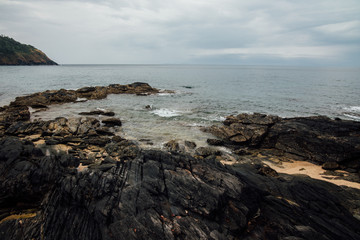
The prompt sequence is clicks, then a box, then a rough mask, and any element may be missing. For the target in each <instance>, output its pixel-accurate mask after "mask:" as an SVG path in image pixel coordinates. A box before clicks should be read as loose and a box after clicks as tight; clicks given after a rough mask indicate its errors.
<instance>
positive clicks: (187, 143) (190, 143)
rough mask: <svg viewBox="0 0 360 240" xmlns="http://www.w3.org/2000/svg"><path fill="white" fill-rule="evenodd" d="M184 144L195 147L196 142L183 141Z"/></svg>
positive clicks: (190, 147)
mask: <svg viewBox="0 0 360 240" xmlns="http://www.w3.org/2000/svg"><path fill="white" fill-rule="evenodd" d="M185 146H186V147H187V148H189V149H195V148H196V143H194V142H191V141H185Z"/></svg>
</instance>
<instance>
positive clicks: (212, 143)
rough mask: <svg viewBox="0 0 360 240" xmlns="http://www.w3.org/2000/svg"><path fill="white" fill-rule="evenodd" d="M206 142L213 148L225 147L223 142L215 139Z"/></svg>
mask: <svg viewBox="0 0 360 240" xmlns="http://www.w3.org/2000/svg"><path fill="white" fill-rule="evenodd" d="M206 142H207V143H208V144H209V145H212V146H223V145H224V144H225V143H224V141H223V140H219V139H213V138H209V139H207V140H206Z"/></svg>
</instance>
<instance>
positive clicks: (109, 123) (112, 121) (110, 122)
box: [102, 118, 122, 127]
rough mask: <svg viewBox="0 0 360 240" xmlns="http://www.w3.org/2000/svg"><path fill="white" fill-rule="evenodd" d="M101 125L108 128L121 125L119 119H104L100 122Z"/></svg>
mask: <svg viewBox="0 0 360 240" xmlns="http://www.w3.org/2000/svg"><path fill="white" fill-rule="evenodd" d="M102 123H103V124H105V125H107V126H110V127H113V126H121V125H122V123H121V120H120V119H119V118H106V119H103V120H102Z"/></svg>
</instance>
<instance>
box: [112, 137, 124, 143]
mask: <svg viewBox="0 0 360 240" xmlns="http://www.w3.org/2000/svg"><path fill="white" fill-rule="evenodd" d="M124 140H125V139H124V138H122V137H120V136H113V137H112V141H114V142H122V141H124Z"/></svg>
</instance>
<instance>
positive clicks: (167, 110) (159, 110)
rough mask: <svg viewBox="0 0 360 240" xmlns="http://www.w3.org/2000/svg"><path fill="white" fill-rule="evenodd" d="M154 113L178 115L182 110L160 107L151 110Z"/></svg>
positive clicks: (167, 115) (163, 115) (166, 115)
mask: <svg viewBox="0 0 360 240" xmlns="http://www.w3.org/2000/svg"><path fill="white" fill-rule="evenodd" d="M151 112H152V113H153V114H155V115H158V116H160V117H176V116H180V115H181V112H180V111H177V110H171V109H166V108H160V109H156V110H154V111H151Z"/></svg>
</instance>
